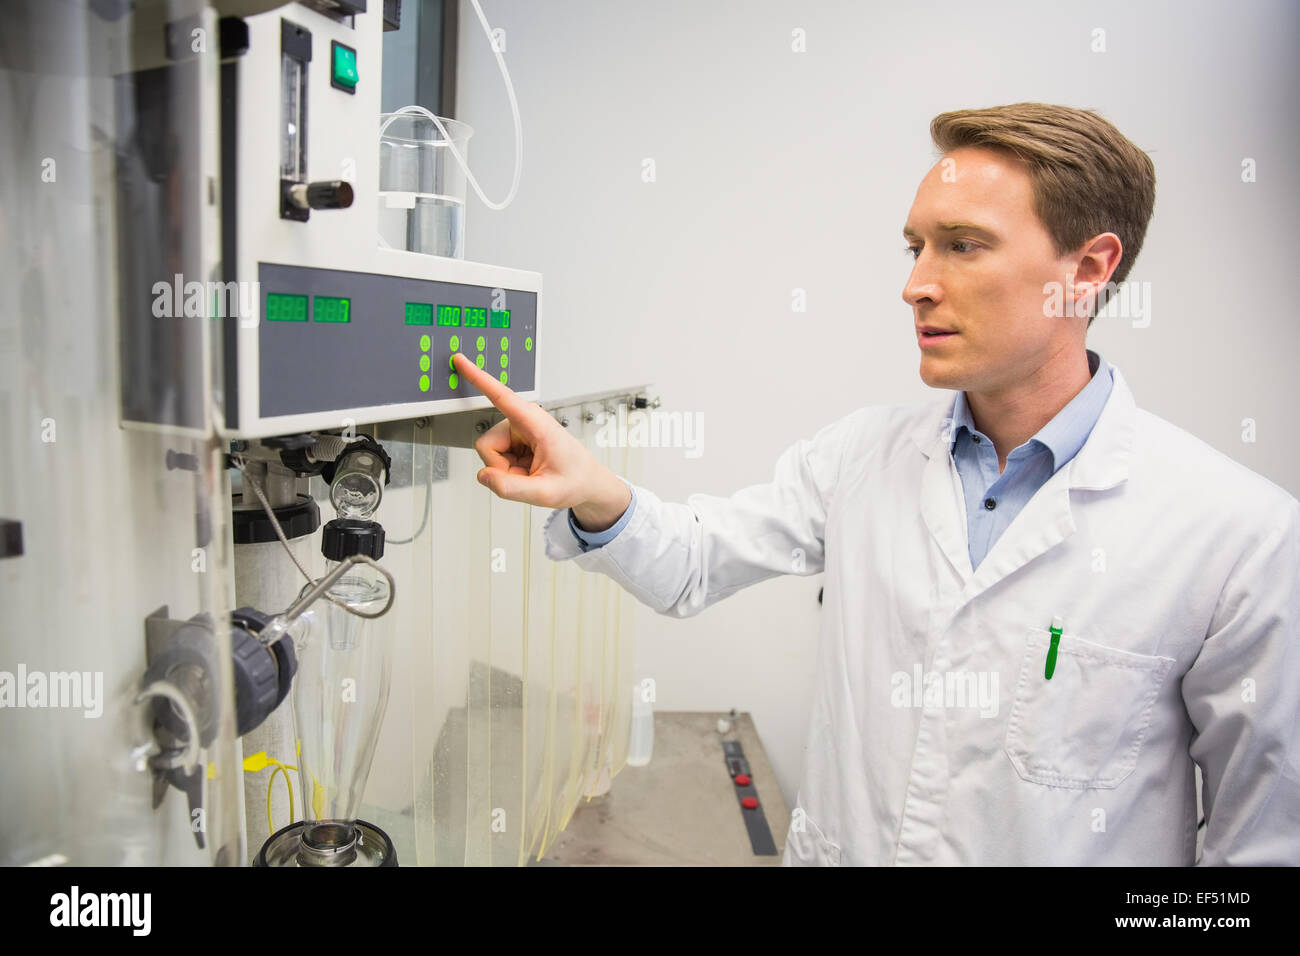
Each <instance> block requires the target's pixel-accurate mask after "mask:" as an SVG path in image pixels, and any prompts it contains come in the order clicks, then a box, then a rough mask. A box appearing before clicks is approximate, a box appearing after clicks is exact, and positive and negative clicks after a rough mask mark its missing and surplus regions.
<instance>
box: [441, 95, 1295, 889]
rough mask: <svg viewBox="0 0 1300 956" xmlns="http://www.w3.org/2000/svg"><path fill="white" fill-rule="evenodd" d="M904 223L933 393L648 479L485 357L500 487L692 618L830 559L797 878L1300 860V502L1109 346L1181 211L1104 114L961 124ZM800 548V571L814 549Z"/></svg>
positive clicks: (576, 548) (563, 538) (654, 598)
mask: <svg viewBox="0 0 1300 956" xmlns="http://www.w3.org/2000/svg"><path fill="white" fill-rule="evenodd" d="M931 134H932V136H933V138H934V140H935V143H936V145H937V146H938V148H939V151H940V152H941V153H942V158H941V159H940V161H939V162H938V163H937V164H936V165H935V166H934V167H933V168H932V169H931V170H930V171H929V173H928V174H927V175H926V176H925V178H924V179H923V180H922V182H921V185H920V188H919V189H918V190H917V193H916V197H915V200H914V202H913V204H912V208H911V211H910V213H909V215H908V219H907V223H906V225H905V227H904V230H903V231H904V235H905V237H906V238H907V241H908V248H909V249H910V251H911V253H912V255H913V257H914V259H915V264H914V266H913V270H912V274H911V276H910V278H909V280H908V283H907V285H906V287H905V288H904V290H903V298H904V299H905V300H906V301H907V303H908V304H909V305H910V306H911V307H912V310H913V313H914V320H915V324H916V327H917V344H918V348H919V349H920V353H921V365H920V373H921V378H922V380H923V381H924V382H926V384H928V385H932V386H935V387H936V388H942V389H952V390H957V394H956V395H955V396H947V397H945V398H943V399H942V400H940V401H932V402H925V403H919V404H914V405H903V406H892V407H868V408H862V409H859V410H858V411H856V412H854V413H853V414H851V415H849V416H847V417H845V418H843V419H841V420H840V421H837V422H834V423H832V424H830V425H827V426H826V427H824V428H823V429H822V430H821V431H819V432H818V433H817V434H816V435H815V436H814V437H813V438H812V439H810V440H803V441H800V442H797V443H796V444H795V445H794V446H793V447H792V448H790V449H789V450H787V451H786V452H785V453H784V454H783V455H782V456H781V458H780V460H779V461H778V462H777V465H776V473H775V476H774V478H773V480H772V481H771V482H770V483H768V484H765V485H756V486H753V487H749V488H745V489H742V490H741V491H738V492H736V493H735V494H734V495H732V496H730V497H729V498H722V497H715V496H708V495H693V496H691V497H690V499H689V500H688V503H686V504H675V503H668V502H663V501H661V500H660V499H659V498H658V497H656V496H655V495H654V494H653V493H652V492H650V491H649V490H648V489H645V488H640V487H637V488H633V487H632V486H631V485H629V484H628V483H627V482H625V481H623V480H621V479H619V478H618V477H617V476H616V475H614V474H613V473H612V472H610V471H609V470H608V469H606V468H604V467H603V466H600V465H599V464H597V463H596V462H595V460H594V459H593V458H592V456H591V455H590V454H589V453H587V452H586V451H585V449H583V448H582V446H581V445H580V444H579V443H578V442H577V441H576V440H575V439H574V438H572V437H571V436H569V435H568V434H567V433H566V432H565V431H564V429H562V428H561V427H560V426H559V425H558V424H557V423H556V422H555V421H554V420H553V419H552V418H551V417H550V416H549V415H547V414H546V413H544V412H543V411H542V410H541V409H539V408H538V407H536V406H534V405H530V404H527V403H524V402H522V401H521V400H519V399H518V398H516V397H515V396H514V395H513V394H512V393H510V392H509V390H508V389H506V388H505V387H503V386H501V385H499V384H498V383H496V382H495V381H494V380H493V379H492V378H491V377H490V376H487V375H484V374H482V373H481V372H479V370H478V369H476V368H474V367H473V364H472V363H470V362H468V361H466V360H465V359H464V358H458V359H457V360H456V361H457V362H458V363H459V366H460V367H459V371H460V372H461V374H462V375H464V376H466V377H467V378H468V379H469V380H470V381H472V382H473V383H474V384H475V385H476V386H477V387H478V388H480V389H481V390H482V391H483V392H484V393H485V394H487V395H488V396H489V397H490V398H491V399H492V400H493V401H494V403H495V404H496V405H497V406H498V408H500V409H501V410H502V411H503V412H504V413H505V414H506V415H507V416H508V420H507V421H503V422H501V423H499V424H498V425H497V426H496V427H495V428H493V429H492V430H490V431H489V432H488V433H486V434H485V435H484V436H483V437H482V438H481V439H480V440H479V441H478V443H477V446H476V447H477V449H478V451H479V454H480V455H481V457H482V458H483V460H484V462H485V464H486V466H487V467H485V468H484V469H482V470H481V471H480V473H479V480H480V481H482V482H483V483H484V484H486V485H488V486H489V487H490V488H491V489H492V490H493V491H494V492H495V493H496V494H498V495H500V496H501V497H504V498H509V499H512V500H518V501H527V502H531V503H534V504H539V505H542V506H546V507H552V508H556V509H568V510H567V511H565V510H557V511H555V512H554V514H552V515H551V517H550V519H549V520H548V522H547V526H546V537H547V554H548V555H549V556H550V557H552V558H555V559H565V558H574V559H575V560H576V561H577V562H578V563H579V565H581V566H582V567H583V568H585V569H587V570H591V571H600V572H602V573H604V574H607V575H609V576H610V577H612V578H613V579H614V580H616V581H617V582H619V584H621V585H622V586H623V587H625V588H626V589H628V590H629V591H630V592H631V593H632V594H634V595H635V596H636V597H637V598H638V599H639V600H641V601H642V602H644V603H645V604H647V605H649V606H650V607H652V608H654V609H655V610H656V611H659V612H661V613H664V614H670V615H677V616H687V615H691V614H696V613H698V612H700V611H701V610H703V609H704V608H706V607H708V606H709V605H710V604H712V603H714V602H715V601H718V600H721V599H722V598H724V597H726V596H727V595H730V594H733V593H735V592H736V591H738V590H740V589H741V588H744V587H746V586H748V585H750V584H753V583H754V582H756V581H759V580H762V579H764V578H767V577H771V576H773V575H776V574H782V573H803V574H813V573H816V572H818V571H823V570H824V571H825V574H826V578H825V615H824V621H823V630H822V640H821V645H820V658H819V662H818V679H817V686H816V692H815V697H814V701H813V713H812V721H811V726H810V728H809V734H808V744H807V747H806V753H805V766H804V776H803V780H802V784H801V787H800V791H799V799H798V804H797V807H796V809H795V811H794V814H793V817H794V819H793V821H792V824H791V828H790V832H789V834H788V835H787V840H786V855H785V862H786V863H798V864H980V865H998V864H1073V865H1078V864H1118V865H1124V864H1143V865H1151V864H1157V865H1158V864H1165V865H1188V864H1191V863H1193V862H1195V860H1196V839H1197V809H1196V807H1197V800H1196V793H1195V788H1194V771H1193V764H1194V763H1195V764H1196V765H1198V766H1199V767H1200V769H1201V772H1202V776H1203V779H1204V788H1203V792H1202V798H1203V803H1204V813H1205V818H1206V829H1205V835H1204V847H1203V853H1202V856H1201V859H1200V862H1202V863H1205V864H1290V865H1296V864H1300V758H1298V756H1297V743H1296V737H1297V726H1298V724H1297V720H1298V718H1300V640H1298V636H1297V628H1298V627H1300V502H1297V501H1296V499H1295V498H1293V497H1292V496H1290V495H1289V494H1287V493H1286V492H1285V491H1283V490H1282V489H1281V488H1279V487H1277V486H1276V485H1274V484H1272V483H1270V482H1268V481H1267V480H1265V479H1263V478H1261V477H1260V476H1258V475H1255V474H1254V473H1252V472H1250V471H1248V470H1247V469H1245V468H1243V467H1242V466H1240V465H1238V464H1236V463H1235V462H1233V461H1232V460H1230V459H1228V458H1226V457H1225V456H1223V455H1221V454H1219V453H1218V452H1216V451H1214V450H1213V449H1212V448H1210V447H1209V446H1207V445H1205V444H1204V443H1202V442H1201V441H1199V440H1198V439H1196V438H1195V437H1193V436H1192V435H1190V434H1188V433H1187V432H1185V431H1182V430H1181V429H1179V428H1177V427H1175V426H1173V425H1171V424H1169V423H1168V422H1165V421H1163V420H1161V419H1159V418H1157V417H1156V416H1154V415H1152V414H1150V413H1149V412H1145V411H1142V410H1140V409H1138V408H1136V407H1135V404H1134V398H1133V394H1132V392H1131V391H1130V390H1129V387H1128V385H1127V383H1126V382H1125V380H1124V378H1123V376H1121V374H1120V373H1119V370H1118V369H1116V368H1114V367H1113V366H1111V365H1110V364H1109V363H1107V362H1105V361H1104V360H1103V359H1102V358H1101V357H1100V356H1099V355H1097V353H1095V352H1093V351H1090V350H1087V349H1086V348H1085V345H1084V339H1085V336H1086V333H1087V329H1088V326H1089V325H1090V323H1091V318H1090V317H1089V313H1090V311H1095V310H1094V309H1092V308H1091V306H1092V304H1093V303H1096V304H1097V305H1100V304H1101V303H1103V302H1104V301H1105V299H1106V296H1107V294H1108V292H1109V289H1108V288H1107V283H1108V282H1119V281H1122V280H1123V279H1124V277H1125V276H1126V275H1127V274H1128V272H1129V269H1130V268H1131V266H1132V263H1133V259H1134V257H1135V256H1136V254H1137V251H1138V249H1139V248H1140V246H1141V243H1142V239H1143V236H1144V235H1145V232H1146V227H1147V222H1148V220H1149V219H1150V216H1151V211H1152V207H1153V205H1154V198H1155V173H1154V167H1153V166H1152V164H1151V161H1150V159H1149V158H1148V157H1147V156H1146V154H1145V153H1143V152H1142V151H1141V150H1139V149H1138V148H1137V147H1136V146H1134V145H1133V144H1132V143H1130V142H1129V141H1128V140H1127V139H1125V138H1124V137H1123V136H1122V135H1121V134H1120V133H1119V132H1118V130H1116V129H1115V127H1114V126H1112V125H1111V124H1110V123H1109V122H1107V121H1106V120H1104V119H1102V118H1101V117H1100V116H1097V115H1096V114H1094V113H1091V112H1086V111H1082V110H1076V109H1069V108H1065V107H1057V106H1048V105H1044V104H1034V103H1021V104H1016V105H1012V106H1004V107H996V108H992V109H985V110H968V111H958V112H952V113H944V114H942V115H940V116H938V117H936V118H935V119H934V121H933V123H932V124H931ZM795 556H799V559H798V560H796V558H795Z"/></svg>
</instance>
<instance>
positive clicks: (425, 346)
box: [420, 335, 433, 352]
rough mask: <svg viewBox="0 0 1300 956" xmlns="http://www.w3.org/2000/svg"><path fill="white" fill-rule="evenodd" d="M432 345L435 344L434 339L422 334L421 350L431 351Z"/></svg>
mask: <svg viewBox="0 0 1300 956" xmlns="http://www.w3.org/2000/svg"><path fill="white" fill-rule="evenodd" d="M431 345H433V339H431V338H429V337H428V336H427V335H421V336H420V351H421V352H427V351H429V346H431Z"/></svg>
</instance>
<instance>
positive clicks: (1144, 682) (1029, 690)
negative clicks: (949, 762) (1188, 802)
mask: <svg viewBox="0 0 1300 956" xmlns="http://www.w3.org/2000/svg"><path fill="white" fill-rule="evenodd" d="M1027 637H1028V639H1027V641H1026V644H1025V655H1024V658H1023V659H1022V660H1021V663H1020V676H1019V677H1018V678H1017V680H1016V691H1015V700H1014V702H1013V703H1012V705H1011V716H1010V718H1009V719H1008V721H1007V737H1006V752H1007V756H1008V757H1009V758H1011V763H1012V764H1013V765H1014V766H1015V768H1016V772H1017V773H1019V774H1020V776H1021V777H1023V778H1024V779H1026V780H1029V781H1031V782H1033V783H1039V784H1044V785H1045V786H1050V787H1067V788H1072V789H1075V790H1085V789H1111V788H1114V787H1118V786H1119V785H1120V783H1122V782H1123V780H1124V778H1125V777H1127V776H1128V775H1129V774H1131V773H1132V772H1133V768H1134V767H1136V766H1137V759H1138V752H1139V751H1140V750H1141V749H1142V741H1143V740H1144V739H1145V738H1146V735H1147V730H1148V728H1149V727H1150V725H1151V709H1152V707H1153V705H1154V704H1155V699H1156V694H1157V693H1159V691H1160V686H1161V684H1163V683H1164V679H1165V675H1166V674H1168V673H1169V668H1170V667H1171V666H1172V665H1173V663H1174V661H1173V658H1170V657H1152V656H1148V655H1146V654H1134V653H1132V652H1131V651H1121V650H1118V649H1116V648H1113V647H1103V646H1102V645H1100V644H1093V643H1091V642H1089V641H1085V640H1083V639H1082V638H1079V637H1075V636H1074V635H1072V634H1068V633H1067V634H1064V635H1062V637H1061V641H1060V644H1059V645H1058V648H1057V657H1056V670H1055V671H1054V672H1053V674H1052V679H1051V680H1047V679H1046V678H1045V677H1044V676H1043V671H1044V666H1045V664H1046V662H1047V650H1048V647H1049V646H1050V643H1051V638H1050V635H1049V634H1048V632H1047V630H1046V628H1031V629H1029V633H1028V635H1027Z"/></svg>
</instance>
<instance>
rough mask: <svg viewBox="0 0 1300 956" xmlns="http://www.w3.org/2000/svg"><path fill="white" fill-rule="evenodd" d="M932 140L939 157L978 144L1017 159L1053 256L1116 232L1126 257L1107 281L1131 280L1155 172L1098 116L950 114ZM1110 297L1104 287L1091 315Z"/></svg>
mask: <svg viewBox="0 0 1300 956" xmlns="http://www.w3.org/2000/svg"><path fill="white" fill-rule="evenodd" d="M930 138H931V139H933V140H934V145H935V146H937V147H938V148H939V151H940V152H941V153H949V152H952V151H953V150H954V149H958V148H960V147H962V146H979V147H984V148H986V149H993V150H998V151H1000V152H1002V153H1004V154H1007V155H1010V156H1012V157H1014V158H1016V159H1018V160H1020V162H1021V163H1023V164H1024V166H1025V167H1026V169H1027V171H1028V173H1029V177H1030V179H1031V181H1032V182H1033V190H1034V211H1035V212H1036V213H1037V214H1038V218H1039V219H1040V220H1042V223H1043V225H1044V226H1045V227H1046V228H1047V232H1048V234H1049V235H1050V236H1051V237H1052V243H1053V245H1054V246H1055V248H1056V254H1057V255H1058V256H1064V255H1066V254H1067V253H1069V252H1071V251H1072V250H1075V249H1078V248H1079V247H1080V246H1082V245H1083V244H1084V243H1085V242H1087V241H1088V240H1089V239H1091V238H1093V237H1094V236H1098V235H1101V234H1102V233H1103V232H1113V233H1115V235H1117V236H1119V241H1120V243H1121V244H1122V245H1123V252H1122V254H1121V256H1120V261H1119V265H1117V266H1116V267H1115V271H1114V273H1112V274H1111V277H1110V281H1111V282H1114V283H1115V284H1116V285H1118V284H1119V283H1121V282H1123V281H1124V279H1125V278H1126V277H1127V276H1128V274H1129V270H1131V269H1132V268H1133V263H1134V261H1135V260H1136V259H1137V255H1138V252H1139V251H1141V249H1142V240H1143V239H1144V238H1145V237H1146V233H1147V223H1149V222H1150V221H1151V212H1152V210H1153V209H1154V207H1155V202H1156V167H1155V164H1154V163H1152V162H1151V157H1150V156H1148V155H1147V154H1146V153H1144V152H1143V151H1142V150H1140V149H1138V148H1137V147H1136V146H1134V145H1133V143H1131V142H1130V141H1129V140H1128V139H1126V138H1125V137H1124V135H1123V134H1122V133H1120V131H1119V130H1117V129H1116V128H1115V127H1114V126H1113V125H1112V124H1111V123H1110V122H1109V121H1107V120H1105V119H1103V118H1102V117H1101V115H1100V114H1098V113H1096V112H1095V111H1093V110H1081V109H1074V108H1073V107H1069V106H1053V105H1051V104H1049V103H1013V104H1011V105H1009V106H991V107H989V108H987V109H982V110H953V111H951V112H948V113H940V114H939V115H938V116H936V117H935V118H934V119H932V120H931V121H930ZM1109 298H1110V290H1107V289H1103V290H1102V292H1101V294H1100V295H1098V297H1097V304H1096V310H1095V311H1094V312H1093V317H1095V316H1096V314H1097V311H1099V310H1100V309H1101V308H1102V306H1104V305H1105V304H1106V301H1107V300H1108V299H1109ZM1088 325H1089V326H1090V327H1091V325H1092V318H1089V319H1088Z"/></svg>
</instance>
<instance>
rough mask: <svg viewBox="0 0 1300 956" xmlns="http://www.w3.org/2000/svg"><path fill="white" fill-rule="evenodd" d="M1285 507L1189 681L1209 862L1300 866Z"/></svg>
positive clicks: (1249, 561) (1299, 533)
mask: <svg viewBox="0 0 1300 956" xmlns="http://www.w3.org/2000/svg"><path fill="white" fill-rule="evenodd" d="M1279 497H1281V496H1279ZM1284 502H1289V505H1288V504H1285V503H1284V504H1282V506H1281V507H1277V508H1274V509H1270V513H1269V514H1267V515H1265V516H1261V518H1260V521H1259V523H1258V525H1257V527H1259V528H1260V531H1259V532H1258V533H1257V534H1255V535H1252V536H1251V541H1250V546H1249V548H1248V550H1247V551H1245V552H1244V553H1243V555H1242V557H1241V559H1240V560H1239V561H1237V563H1236V565H1235V566H1234V567H1233V569H1232V572H1231V574H1230V575H1229V577H1228V580H1227V582H1226V584H1225V585H1224V588H1223V592H1222V593H1221V595H1220V597H1219V602H1218V605H1217V607H1216V610H1215V614H1214V617H1213V620H1212V622H1211V626H1210V631H1209V634H1208V635H1207V637H1206V640H1205V642H1204V643H1203V645H1202V646H1201V650H1200V653H1199V654H1198V655H1197V657H1196V660H1195V661H1194V662H1193V664H1192V666H1191V668H1189V670H1188V671H1187V673H1186V674H1185V675H1184V676H1183V681H1182V693H1183V701H1184V703H1185V704H1186V706H1187V713H1188V716H1189V717H1190V718H1191V720H1192V724H1193V725H1194V727H1195V733H1194V735H1193V737H1192V743H1191V750H1190V752H1191V756H1192V759H1193V760H1195V761H1196V763H1197V764H1198V765H1199V766H1200V768H1201V775H1202V777H1203V780H1204V789H1203V791H1202V802H1203V805H1204V810H1205V820H1206V823H1205V840H1204V843H1203V845H1202V849H1201V859H1200V865H1202V866H1297V865H1300V752H1298V747H1300V744H1298V742H1297V733H1300V502H1297V501H1296V500H1295V499H1294V498H1290V497H1289V496H1286V497H1285V498H1284Z"/></svg>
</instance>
